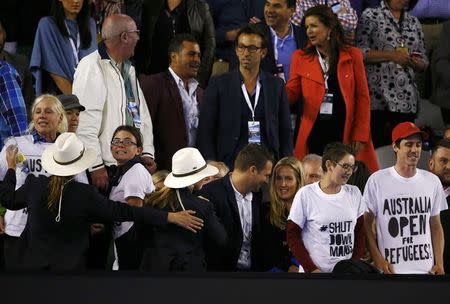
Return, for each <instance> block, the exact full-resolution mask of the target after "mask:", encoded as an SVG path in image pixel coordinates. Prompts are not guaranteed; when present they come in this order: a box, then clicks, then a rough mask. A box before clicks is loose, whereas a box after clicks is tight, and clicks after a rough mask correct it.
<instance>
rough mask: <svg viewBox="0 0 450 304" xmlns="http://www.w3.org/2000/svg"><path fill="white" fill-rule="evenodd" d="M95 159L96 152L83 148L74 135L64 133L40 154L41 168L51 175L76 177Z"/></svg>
mask: <svg viewBox="0 0 450 304" xmlns="http://www.w3.org/2000/svg"><path fill="white" fill-rule="evenodd" d="M96 157H97V152H96V151H95V150H94V149H92V148H88V147H85V146H84V144H83V142H82V141H81V140H80V139H79V138H78V137H77V136H76V135H75V133H71V132H65V133H62V134H61V135H59V136H58V138H57V139H56V141H55V143H54V144H53V145H51V146H49V147H47V148H46V149H45V150H44V153H42V167H43V168H44V169H45V171H47V172H48V173H50V174H52V175H58V176H70V175H76V174H78V173H80V172H83V171H84V170H86V169H87V168H89V167H90V166H91V165H92V164H93V163H94V162H95V159H96Z"/></svg>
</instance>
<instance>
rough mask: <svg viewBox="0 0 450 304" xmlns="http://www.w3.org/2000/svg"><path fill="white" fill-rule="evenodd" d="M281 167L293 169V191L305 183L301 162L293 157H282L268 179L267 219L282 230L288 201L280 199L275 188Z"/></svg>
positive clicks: (286, 214)
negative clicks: (268, 208) (294, 183)
mask: <svg viewBox="0 0 450 304" xmlns="http://www.w3.org/2000/svg"><path fill="white" fill-rule="evenodd" d="M281 167H289V168H292V170H294V176H295V180H296V181H297V188H296V189H295V192H297V191H298V189H300V188H301V187H303V186H304V185H305V172H304V170H303V166H302V163H301V162H300V161H299V160H298V159H296V158H295V157H292V156H289V157H284V158H282V159H280V160H279V161H278V163H277V164H276V165H275V168H274V169H273V174H272V178H271V180H270V210H269V221H270V223H271V224H272V225H274V226H275V227H278V228H280V229H282V230H284V229H285V228H286V222H287V217H288V212H289V210H288V202H286V201H284V200H282V199H281V198H280V197H279V196H278V194H277V190H276V188H275V182H276V178H277V174H278V170H279V169H280V168H281Z"/></svg>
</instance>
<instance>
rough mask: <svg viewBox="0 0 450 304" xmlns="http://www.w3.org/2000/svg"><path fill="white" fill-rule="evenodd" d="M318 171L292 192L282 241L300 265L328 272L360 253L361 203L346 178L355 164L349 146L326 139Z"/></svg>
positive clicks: (358, 256)
mask: <svg viewBox="0 0 450 304" xmlns="http://www.w3.org/2000/svg"><path fill="white" fill-rule="evenodd" d="M322 169H323V171H324V176H323V178H322V179H321V180H320V181H319V182H315V183H313V184H310V185H307V186H304V187H303V188H301V189H300V190H299V191H298V192H297V194H296V195H295V198H294V202H293V203H292V207H291V211H290V213H289V217H288V224H287V242H288V245H289V248H290V249H291V250H292V252H293V255H294V257H295V258H296V259H297V261H298V262H299V263H300V270H301V271H302V270H304V271H306V272H332V270H333V268H334V265H336V263H338V262H339V261H342V260H347V259H350V258H355V259H360V258H362V256H363V255H364V248H365V238H364V229H363V222H364V217H363V214H364V212H365V210H366V205H365V204H364V202H363V200H362V195H361V192H360V191H359V189H358V188H357V187H356V186H350V185H348V184H347V181H348V179H349V178H350V176H351V175H352V174H353V172H354V171H355V170H356V169H357V167H356V166H355V156H354V153H353V151H352V148H351V147H350V146H347V145H345V144H342V143H339V142H335V143H331V144H328V145H326V147H325V150H324V154H323V157H322Z"/></svg>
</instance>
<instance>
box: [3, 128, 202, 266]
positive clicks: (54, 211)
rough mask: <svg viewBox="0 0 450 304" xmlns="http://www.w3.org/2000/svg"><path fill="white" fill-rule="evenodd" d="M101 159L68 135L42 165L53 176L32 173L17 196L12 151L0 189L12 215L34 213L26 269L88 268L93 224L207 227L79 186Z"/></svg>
mask: <svg viewBox="0 0 450 304" xmlns="http://www.w3.org/2000/svg"><path fill="white" fill-rule="evenodd" d="M95 155H96V153H95V151H93V150H92V149H91V148H88V147H85V146H84V145H83V143H82V142H81V141H80V140H79V139H78V138H77V137H76V135H75V134H74V133H62V134H61V135H60V136H59V137H58V138H57V139H56V141H55V143H54V144H53V145H51V146H49V147H47V148H46V149H45V150H44V152H43V154H42V166H43V167H44V169H45V170H46V171H47V172H48V173H49V174H51V175H52V176H51V177H45V176H39V177H35V176H34V175H31V174H30V175H28V177H27V179H26V180H25V183H24V185H23V186H22V187H20V188H19V189H18V190H16V191H14V189H15V186H16V175H15V167H16V157H17V147H15V146H13V145H10V146H8V147H7V151H6V160H7V163H8V171H7V173H6V176H5V179H4V180H3V183H2V184H1V185H0V201H1V202H2V203H3V205H5V207H7V208H9V209H11V210H15V209H21V208H24V207H27V208H28V213H29V217H28V223H27V225H28V226H29V229H27V230H26V231H27V233H28V235H27V237H28V248H27V251H26V254H25V257H24V268H25V269H35V270H56V271H61V270H63V271H65V270H80V269H84V268H85V262H86V260H85V258H86V253H87V249H88V245H89V226H90V225H89V224H90V223H91V222H92V221H98V220H107V221H129V220H134V221H143V222H146V223H151V224H153V225H162V226H164V225H165V224H167V223H168V222H169V223H175V224H178V225H181V226H183V227H188V228H189V229H200V228H201V226H202V220H201V219H198V218H195V217H193V216H192V215H190V214H188V213H187V212H185V213H184V214H180V213H179V214H170V213H169V214H168V213H167V212H165V211H161V210H155V209H152V208H135V207H131V206H129V205H127V204H122V203H119V202H114V201H110V200H108V199H106V198H105V197H104V196H102V195H101V194H100V193H99V192H98V191H97V190H96V189H95V188H94V187H93V186H91V185H87V184H82V183H79V182H76V181H75V180H74V175H76V174H78V173H80V172H83V171H84V170H86V169H87V168H88V167H89V166H91V165H92V163H93V162H94V161H95Z"/></svg>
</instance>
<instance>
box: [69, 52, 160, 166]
mask: <svg viewBox="0 0 450 304" xmlns="http://www.w3.org/2000/svg"><path fill="white" fill-rule="evenodd" d="M129 73H130V79H131V84H132V89H133V94H134V96H136V102H137V103H138V105H139V114H140V117H141V128H140V130H141V133H142V137H143V140H144V149H143V153H142V154H147V155H149V156H151V157H152V158H154V153H155V149H154V147H153V126H152V120H151V117H150V113H149V111H148V108H147V103H146V102H145V98H144V95H143V94H142V90H141V88H140V86H139V83H138V81H137V78H136V73H135V70H134V67H131V68H130V71H129ZM72 92H73V94H75V95H77V97H78V99H79V100H80V103H81V104H82V105H83V106H85V107H86V110H85V111H82V112H81V113H80V124H79V127H78V130H77V134H78V135H79V137H80V139H81V140H82V141H83V142H84V143H85V144H86V145H87V146H89V147H92V148H94V149H95V150H96V151H97V159H96V161H95V163H94V165H93V166H92V167H91V168H90V169H89V170H90V171H94V170H97V169H100V168H102V167H103V165H107V166H110V165H114V164H116V160H115V159H114V158H113V156H112V154H111V149H110V143H111V140H112V136H113V133H114V130H115V129H116V128H117V127H118V126H121V125H124V124H125V123H126V111H128V110H127V97H126V91H125V84H124V80H123V78H122V76H121V74H120V71H119V69H118V68H117V67H116V66H115V64H114V63H113V62H112V61H111V59H110V58H109V56H108V54H107V53H106V49H105V46H104V45H99V50H98V51H95V52H93V53H91V54H89V55H88V56H86V57H84V58H83V59H81V61H80V63H79V64H78V67H77V69H76V71H75V76H74V81H73V88H72Z"/></svg>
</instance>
